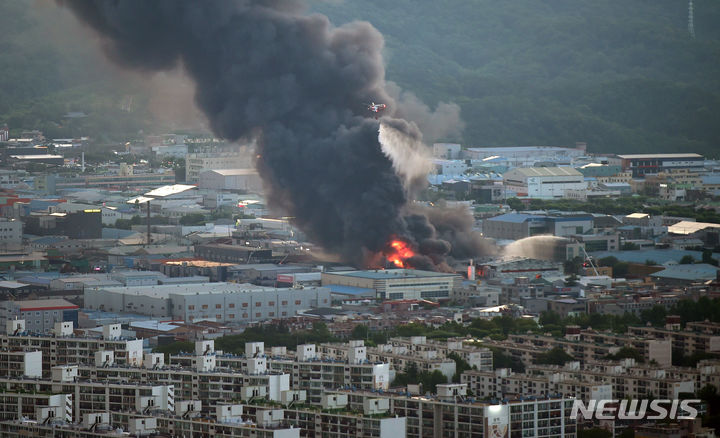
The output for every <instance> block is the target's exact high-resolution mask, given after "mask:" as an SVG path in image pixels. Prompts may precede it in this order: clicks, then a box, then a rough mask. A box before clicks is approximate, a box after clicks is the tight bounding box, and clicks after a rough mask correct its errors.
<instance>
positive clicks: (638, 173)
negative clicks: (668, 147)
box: [618, 154, 705, 178]
mask: <svg viewBox="0 0 720 438" xmlns="http://www.w3.org/2000/svg"><path fill="white" fill-rule="evenodd" d="M618 158H620V160H621V165H622V169H623V170H625V171H628V170H629V171H632V176H633V178H642V177H644V176H645V175H657V174H658V173H660V172H670V171H673V170H678V169H688V170H692V171H696V172H699V171H702V170H703V169H704V165H705V158H704V157H703V156H702V155H700V154H631V155H618Z"/></svg>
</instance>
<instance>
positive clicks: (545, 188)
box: [503, 167, 587, 199]
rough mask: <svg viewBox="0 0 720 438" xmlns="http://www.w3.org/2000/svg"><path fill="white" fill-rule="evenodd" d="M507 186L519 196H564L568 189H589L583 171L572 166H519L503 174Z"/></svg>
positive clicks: (541, 197) (540, 197) (549, 197)
mask: <svg viewBox="0 0 720 438" xmlns="http://www.w3.org/2000/svg"><path fill="white" fill-rule="evenodd" d="M503 182H504V184H505V188H506V189H507V190H510V191H514V192H515V193H517V195H518V196H523V197H528V198H537V199H553V198H562V197H564V196H565V192H566V191H567V190H584V189H587V183H586V182H585V177H584V176H583V174H582V173H580V172H578V171H577V170H575V169H573V168H572V167H518V168H516V169H511V170H508V171H507V172H505V173H504V174H503Z"/></svg>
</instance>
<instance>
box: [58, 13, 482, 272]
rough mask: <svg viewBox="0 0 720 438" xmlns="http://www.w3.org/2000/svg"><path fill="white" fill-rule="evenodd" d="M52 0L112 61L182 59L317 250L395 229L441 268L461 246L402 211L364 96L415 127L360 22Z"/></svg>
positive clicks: (370, 31)
mask: <svg viewBox="0 0 720 438" xmlns="http://www.w3.org/2000/svg"><path fill="white" fill-rule="evenodd" d="M58 2H59V3H60V4H61V5H64V6H67V7H68V8H70V9H71V10H72V11H73V12H74V13H75V15H76V16H77V17H78V18H79V19H80V20H82V21H83V22H84V23H86V24H87V25H88V26H90V27H91V28H92V29H94V30H95V31H96V32H97V33H98V34H99V35H100V36H101V38H102V41H103V45H104V49H105V51H106V53H107V55H108V56H109V57H110V58H111V59H112V60H114V61H115V62H117V63H118V64H120V65H122V66H125V67H127V68H133V69H138V70H144V71H148V72H156V71H163V70H170V69H174V68H176V67H178V66H181V67H182V68H183V69H184V70H185V71H186V72H187V74H188V75H189V76H190V77H191V78H192V79H193V81H194V82H195V84H196V95H195V100H196V103H197V105H198V107H199V108H200V109H201V110H202V111H203V112H204V113H205V114H206V116H207V117H208V120H209V123H210V126H211V128H212V129H213V131H214V132H215V133H216V135H218V136H220V137H222V138H225V139H228V140H239V139H246V140H249V139H253V140H255V142H256V145H257V150H256V151H257V155H258V157H259V158H258V161H257V168H258V171H259V172H260V175H261V177H262V178H263V181H264V183H265V187H266V192H267V196H268V201H269V203H270V204H271V205H273V206H275V207H280V208H282V210H284V211H285V212H286V214H287V215H289V216H291V217H294V219H293V221H294V223H295V224H296V225H298V226H299V227H300V228H301V229H302V230H303V231H305V232H306V234H307V235H308V237H309V238H310V239H311V240H312V241H314V242H315V243H317V244H319V245H321V246H322V247H324V248H325V249H326V250H328V251H330V252H333V253H336V254H340V255H341V256H343V257H344V258H345V260H348V261H351V262H354V263H357V264H362V263H363V262H364V261H366V260H367V257H368V256H369V255H371V254H377V253H378V252H381V251H383V249H384V248H386V245H387V243H388V240H389V239H390V237H391V236H400V237H402V238H403V239H406V240H408V241H409V242H412V243H413V245H416V246H417V248H419V249H420V250H421V251H420V252H421V255H419V256H418V258H420V260H418V261H417V264H416V266H417V267H424V268H432V269H439V268H440V269H442V267H441V264H442V263H443V260H444V257H445V255H447V254H452V252H453V251H456V250H457V248H458V247H461V245H459V242H456V241H455V240H453V239H454V238H457V237H462V235H461V236H458V235H457V234H454V232H452V231H447V230H446V229H445V227H444V226H440V225H438V224H437V223H433V222H432V221H430V220H428V216H427V215H426V214H423V213H417V212H415V213H412V214H411V215H410V216H407V214H408V213H407V209H406V205H407V196H408V192H407V187H406V185H405V184H404V181H403V180H402V178H400V177H399V176H398V173H397V172H396V169H395V168H394V167H393V162H392V161H391V160H390V159H389V158H388V155H386V153H384V152H383V150H382V148H381V145H380V143H379V140H378V130H379V122H378V121H377V120H375V119H373V118H371V117H369V115H368V114H367V111H366V108H365V107H364V106H363V102H368V101H376V102H383V103H388V106H389V109H388V114H387V116H386V117H388V123H392V125H393V127H394V129H397V130H399V131H400V132H401V133H404V134H407V135H411V136H415V135H416V132H415V131H417V128H416V127H415V125H414V124H413V123H408V122H405V121H404V120H399V119H396V120H394V121H393V119H392V117H393V116H402V114H403V112H402V109H398V108H397V107H396V105H395V102H393V101H392V99H391V97H390V96H389V94H388V93H387V92H386V89H385V71H384V68H383V62H382V55H381V50H382V47H383V38H382V36H381V35H380V33H379V32H378V31H377V30H376V29H375V28H374V27H372V26H371V25H370V24H369V23H366V22H355V23H350V24H347V25H343V26H340V27H334V26H333V25H331V24H330V22H329V21H328V19H327V17H325V16H323V15H318V14H312V15H308V14H307V13H306V11H305V8H304V5H303V3H302V2H300V1H296V0H235V1H230V0H205V1H190V0H153V1H149V0H122V1H120V0H58ZM406 112H407V113H412V111H406ZM423 221H424V222H425V223H424V224H423ZM448 227H451V225H448ZM465 231H467V230H465ZM463 232H464V231H463ZM413 233H422V238H418V237H416V236H414V235H413ZM465 252H468V251H465V250H464V249H463V253H465ZM469 252H472V251H469ZM420 265H422V266H420Z"/></svg>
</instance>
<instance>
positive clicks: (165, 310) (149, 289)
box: [84, 283, 330, 323]
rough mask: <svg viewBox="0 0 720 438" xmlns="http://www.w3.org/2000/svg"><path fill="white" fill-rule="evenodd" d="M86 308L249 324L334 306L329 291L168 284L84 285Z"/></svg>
mask: <svg viewBox="0 0 720 438" xmlns="http://www.w3.org/2000/svg"><path fill="white" fill-rule="evenodd" d="M84 298H85V307H86V308H88V309H95V310H104V311H108V312H133V313H138V314H141V315H149V316H153V317H160V318H167V317H172V318H174V319H177V320H183V321H186V322H191V321H199V320H212V321H217V322H223V323H233V322H235V323H249V322H257V321H264V320H268V319H276V318H287V317H291V316H295V315H296V314H297V313H298V312H299V311H301V310H306V309H310V308H313V307H326V306H329V305H330V290H329V289H327V288H324V287H308V288H301V289H293V288H281V289H276V288H271V287H261V286H254V285H251V284H237V283H200V284H170V285H155V286H138V287H108V288H101V289H97V290H96V289H86V290H85V292H84Z"/></svg>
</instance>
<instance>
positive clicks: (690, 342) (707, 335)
mask: <svg viewBox="0 0 720 438" xmlns="http://www.w3.org/2000/svg"><path fill="white" fill-rule="evenodd" d="M628 333H630V334H632V335H635V336H644V337H647V338H652V339H662V340H669V341H670V342H672V345H673V348H675V349H678V350H682V352H683V354H685V355H688V356H690V355H692V354H695V353H720V323H710V322H696V323H688V324H687V325H686V327H685V329H683V330H681V329H680V327H679V325H678V326H676V327H674V328H671V327H669V326H666V327H664V328H660V327H644V326H643V327H628Z"/></svg>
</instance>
